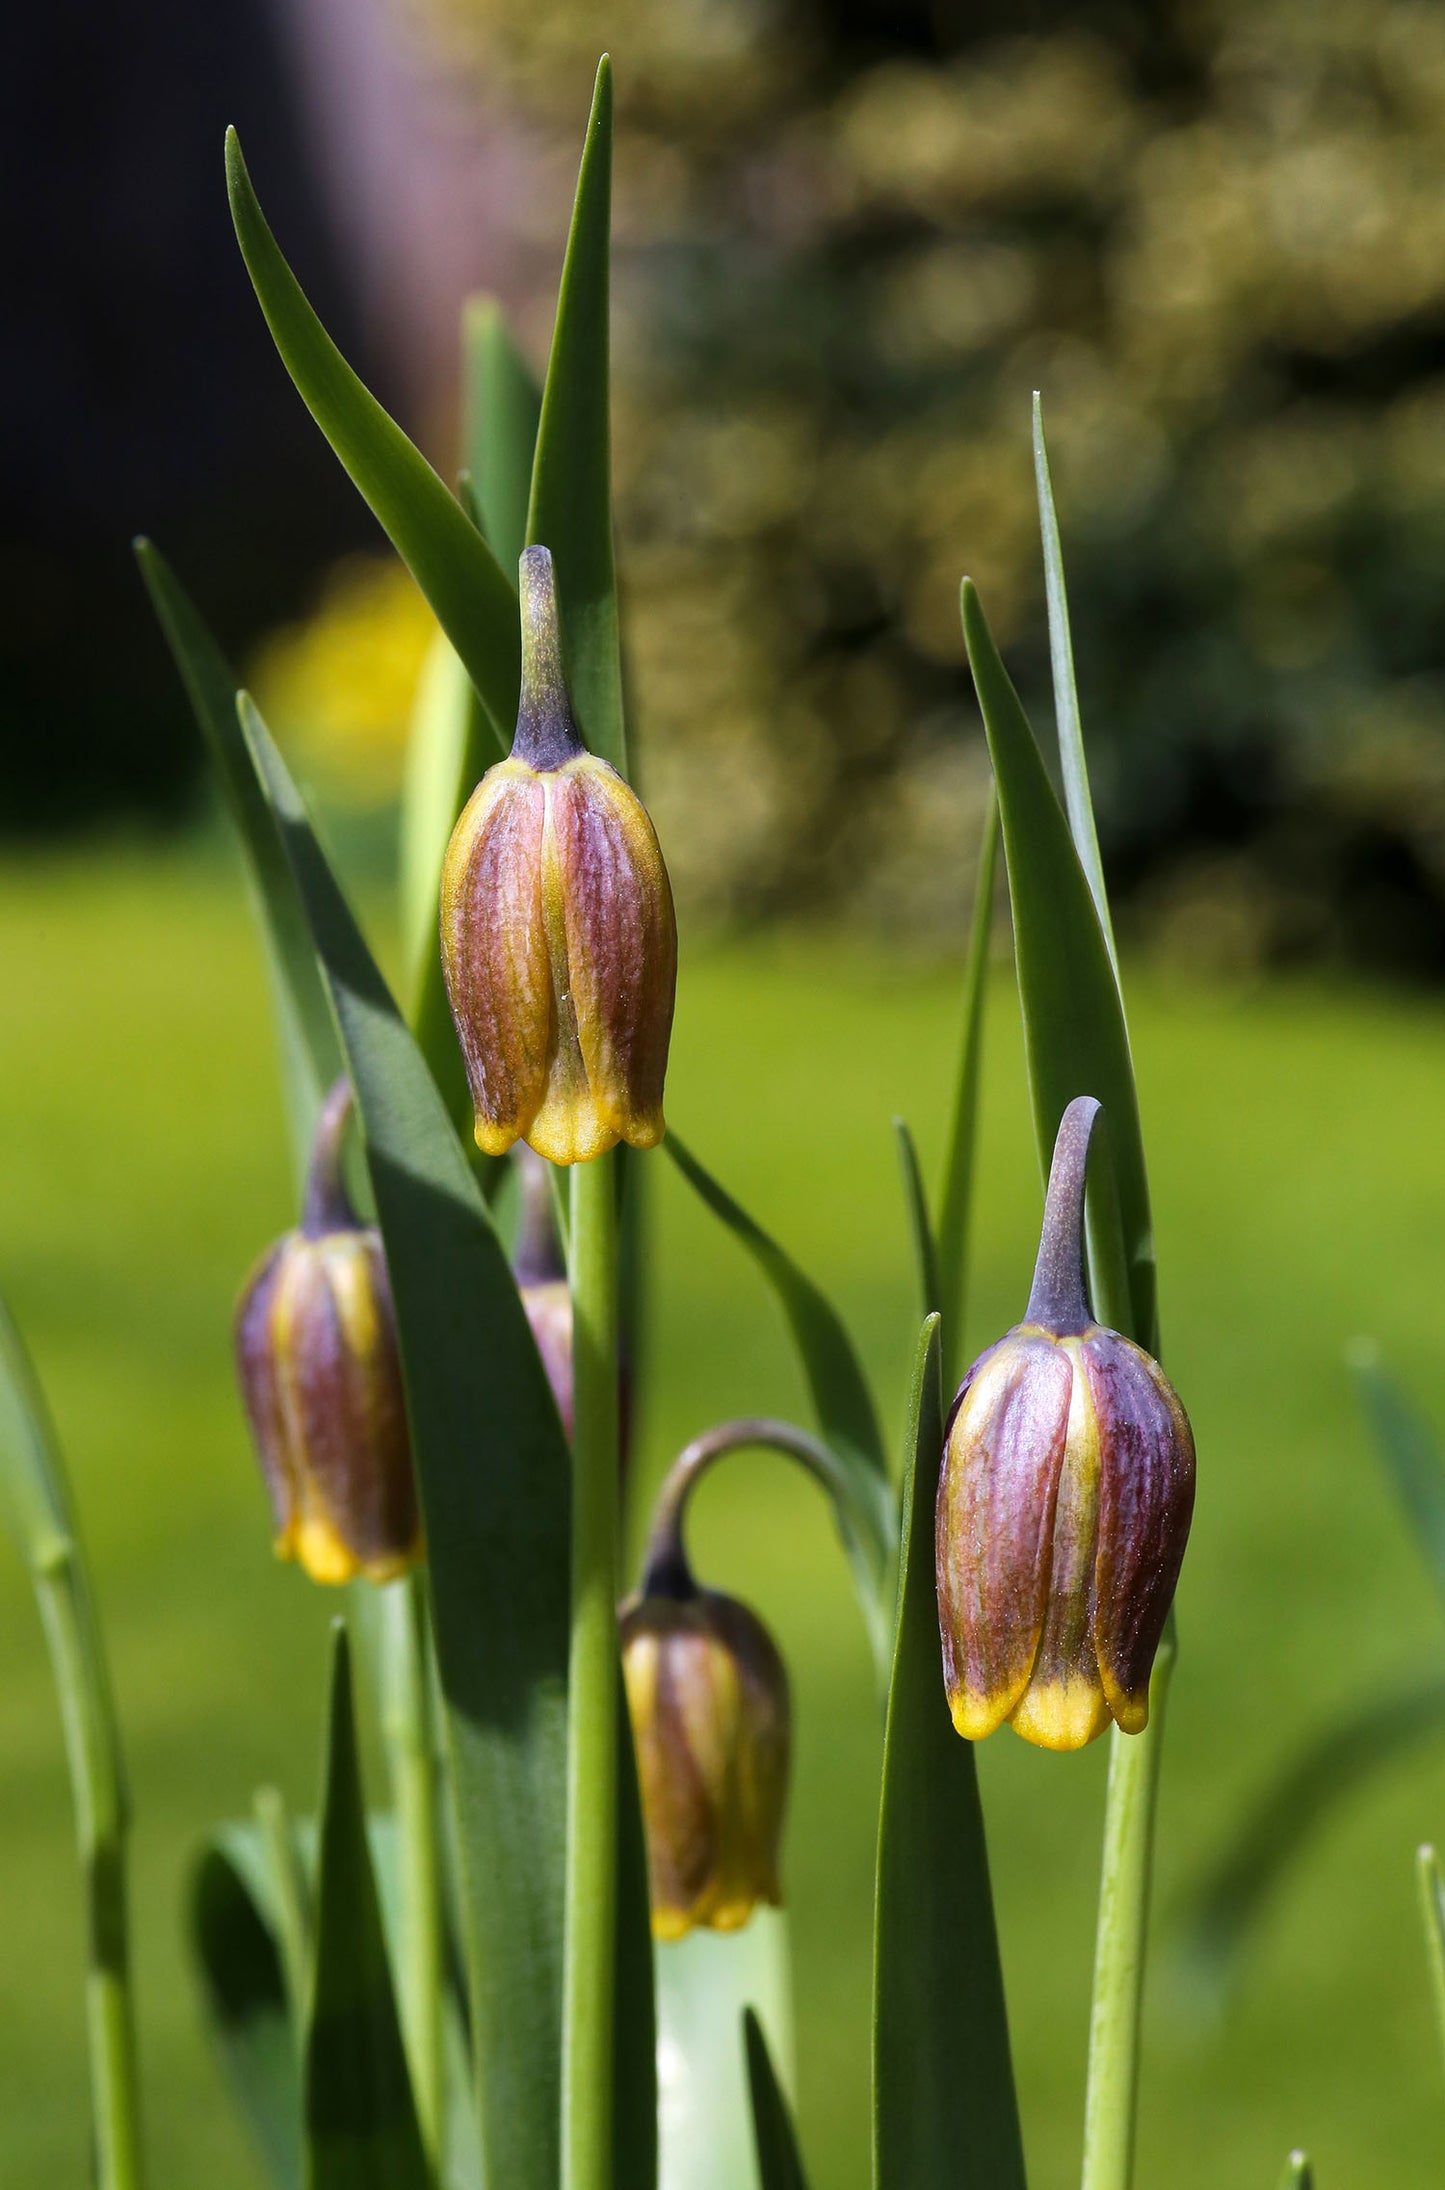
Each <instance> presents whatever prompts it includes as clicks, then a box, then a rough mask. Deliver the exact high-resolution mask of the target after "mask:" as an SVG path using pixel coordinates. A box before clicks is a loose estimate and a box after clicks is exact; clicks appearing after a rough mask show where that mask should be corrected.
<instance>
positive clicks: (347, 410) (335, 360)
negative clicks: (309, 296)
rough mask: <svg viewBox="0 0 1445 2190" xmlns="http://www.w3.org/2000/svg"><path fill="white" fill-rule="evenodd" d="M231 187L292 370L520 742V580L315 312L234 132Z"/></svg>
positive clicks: (246, 247) (261, 295)
mask: <svg viewBox="0 0 1445 2190" xmlns="http://www.w3.org/2000/svg"><path fill="white" fill-rule="evenodd" d="M226 185H227V189H228V190H229V192H230V198H231V217H232V219H233V220H234V222H235V224H236V236H237V240H238V241H239V243H240V246H241V256H242V257H243V258H244V259H245V261H246V271H247V273H248V274H249V275H250V277H251V281H252V285H253V287H254V288H255V291H256V295H257V297H258V299H259V300H260V305H261V309H262V311H263V312H264V313H265V315H266V324H267V326H268V327H269V328H270V330H271V334H272V338H273V340H274V341H275V344H276V348H277V349H278V350H279V351H280V353H281V360H282V363H283V364H284V365H285V367H286V370H287V372H288V373H290V375H291V378H292V379H293V380H294V382H295V383H296V387H297V390H298V392H299V394H300V395H301V398H302V400H303V402H304V403H305V405H306V408H307V409H308V410H309V411H310V413H311V415H312V417H313V418H314V419H315V420H316V423H317V425H318V426H319V427H320V428H321V431H322V432H323V433H324V434H325V436H326V438H327V440H328V441H329V442H330V443H331V446H332V448H333V449H334V450H335V451H336V454H337V455H338V456H339V457H340V459H341V461H342V463H343V464H344V465H345V467H346V469H347V471H348V472H349V473H350V474H351V477H352V479H353V480H354V481H355V483H356V486H357V487H358V488H359V490H360V492H361V493H362V495H363V496H364V497H365V499H366V501H367V502H368V503H369V504H370V505H371V508H372V509H373V510H374V511H375V513H376V515H377V517H378V518H379V519H380V521H381V524H382V526H383V528H384V529H385V531H386V533H387V534H388V536H389V537H390V539H391V542H392V545H393V546H394V547H395V549H396V551H397V553H398V555H400V557H401V559H402V561H403V562H404V563H405V564H406V566H407V568H408V569H409V570H410V572H411V574H412V576H413V577H414V578H415V580H416V582H417V584H418V585H419V586H420V587H421V590H422V592H423V593H424V594H425V595H426V598H427V600H428V601H429V602H430V603H431V606H432V609H433V611H434V613H435V615H436V619H437V622H438V623H439V624H440V625H441V627H442V629H443V631H445V633H446V635H447V637H448V638H449V639H450V640H451V642H452V645H453V646H454V647H455V648H456V650H457V652H458V654H459V655H460V656H461V658H462V660H463V661H464V662H465V664H466V667H467V673H468V675H469V676H470V677H471V679H472V682H473V683H474V684H475V686H476V688H477V690H478V692H479V693H480V694H481V696H482V699H483V701H484V702H485V704H486V707H487V709H488V712H489V713H490V714H491V717H492V720H493V722H494V723H495V724H496V726H497V729H498V731H499V732H500V733H501V734H502V735H503V736H504V737H506V738H507V739H508V740H510V734H511V729H512V725H513V723H514V722H515V721H516V718H517V689H518V684H519V682H520V678H521V668H522V641H521V633H520V628H519V625H518V620H517V594H516V588H515V585H514V584H513V582H512V579H511V577H510V576H509V575H508V574H506V573H505V572H504V571H503V570H502V569H501V567H500V565H499V564H498V562H497V559H496V557H495V556H494V555H493V553H492V551H491V549H490V548H489V547H488V546H487V543H486V541H485V540H484V539H483V538H482V536H481V534H480V532H479V531H478V530H477V528H476V526H475V525H474V524H473V523H472V521H471V519H470V518H469V517H468V515H467V513H466V511H465V510H464V509H463V508H462V506H461V504H460V502H458V500H457V499H456V496H455V495H453V494H450V493H449V492H448V491H447V489H446V487H445V486H443V484H442V482H441V480H440V479H439V478H438V477H437V474H436V473H435V472H434V471H433V470H432V467H431V465H430V464H429V463H428V462H427V460H426V458H425V457H424V456H423V455H422V453H421V451H420V450H419V449H417V448H415V447H414V446H413V445H412V443H411V442H410V441H409V440H408V439H407V437H406V435H405V434H404V433H403V432H402V430H401V428H400V426H398V425H397V423H396V421H395V419H393V418H391V417H389V416H388V415H387V413H386V412H385V411H384V410H383V409H382V407H381V405H380V404H379V403H378V402H377V400H376V398H375V396H374V395H372V394H371V393H370V391H369V390H368V389H367V388H365V387H363V385H362V383H361V382H360V380H358V379H357V377H356V374H355V373H354V372H353V371H352V369H351V367H350V366H349V365H348V364H347V362H346V360H345V358H344V357H343V356H342V355H341V352H340V351H339V350H338V349H337V347H336V344H335V343H334V342H333V341H332V339H331V337H330V335H328V334H327V332H326V329H325V328H324V327H323V326H322V324H321V322H320V320H319V319H318V318H317V317H316V314H315V313H314V312H313V311H312V309H311V306H310V305H309V304H308V303H307V301H306V298H305V296H304V295H303V293H302V290H301V285H300V283H299V282H298V281H297V279H296V276H295V275H294V274H293V273H292V271H291V269H290V267H289V266H288V265H287V263H286V261H285V259H284V258H283V257H282V255H281V251H280V249H279V247H278V245H277V242H276V239H275V237H274V236H273V235H272V233H271V231H270V229H269V228H268V227H267V225H266V219H265V215H264V214H263V213H262V211H261V207H260V205H259V203H258V202H257V198H256V193H255V191H254V190H253V189H252V187H251V178H250V176H249V174H248V173H247V172H246V163H245V161H244V159H243V158H242V157H241V142H240V139H239V138H238V137H237V135H236V132H235V131H234V129H232V130H228V131H227V133H226Z"/></svg>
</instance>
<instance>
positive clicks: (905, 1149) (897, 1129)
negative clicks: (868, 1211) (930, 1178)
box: [893, 1118, 939, 1318]
mask: <svg viewBox="0 0 1445 2190" xmlns="http://www.w3.org/2000/svg"><path fill="white" fill-rule="evenodd" d="M893 1138H894V1140H895V1141H896V1142H897V1144H898V1168H899V1171H900V1173H901V1174H902V1179H903V1203H904V1207H905V1208H906V1210H907V1212H908V1237H909V1242H910V1244H911V1246H912V1249H913V1276H914V1282H915V1283H916V1285H917V1287H918V1313H919V1316H920V1318H922V1317H924V1316H931V1315H936V1314H937V1312H938V1306H939V1277H938V1251H937V1248H936V1247H935V1245H934V1240H933V1225H932V1222H931V1220H930V1218H929V1214H928V1196H927V1194H926V1193H925V1191H924V1186H923V1171H922V1168H921V1166H920V1164H919V1161H918V1149H917V1147H916V1145H915V1143H914V1139H913V1135H912V1133H911V1132H910V1131H909V1128H908V1123H907V1120H906V1119H904V1118H895V1119H894V1121H893Z"/></svg>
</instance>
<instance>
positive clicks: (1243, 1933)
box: [1183, 1676, 1445, 1993]
mask: <svg viewBox="0 0 1445 2190" xmlns="http://www.w3.org/2000/svg"><path fill="white" fill-rule="evenodd" d="M1442 1723H1445V1676H1437V1677H1436V1678H1435V1679H1434V1680H1429V1681H1412V1682H1411V1683H1409V1684H1408V1685H1406V1686H1402V1687H1400V1688H1398V1689H1396V1690H1395V1691H1394V1693H1393V1694H1386V1695H1383V1696H1372V1697H1371V1698H1370V1700H1369V1701H1368V1702H1367V1703H1364V1704H1362V1705H1361V1706H1360V1707H1359V1708H1358V1710H1356V1711H1353V1712H1352V1713H1351V1714H1350V1716H1349V1717H1348V1718H1345V1719H1342V1720H1340V1721H1339V1722H1338V1724H1336V1725H1334V1726H1332V1727H1330V1728H1329V1729H1328V1730H1327V1731H1326V1732H1325V1733H1323V1734H1321V1735H1320V1736H1319V1737H1318V1738H1317V1739H1316V1740H1315V1741H1313V1742H1311V1743H1310V1745H1309V1746H1308V1748H1306V1749H1305V1750H1304V1751H1303V1752H1302V1753H1301V1754H1300V1755H1299V1756H1298V1757H1297V1758H1296V1759H1295V1761H1294V1762H1293V1763H1292V1764H1291V1765H1289V1766H1288V1768H1287V1769H1286V1770H1285V1771H1284V1772H1283V1773H1282V1774H1281V1776H1280V1777H1279V1778H1278V1779H1277V1780H1276V1781H1275V1782H1274V1784H1273V1785H1272V1786H1271V1787H1270V1788H1269V1789H1268V1790H1267V1791H1266V1793H1265V1794H1264V1795H1263V1796H1262V1797H1261V1798H1260V1800H1259V1801H1258V1802H1257V1803H1256V1804H1255V1806H1254V1809H1253V1810H1252V1812H1251V1814H1250V1816H1249V1818H1248V1819H1247V1821H1246V1823H1245V1825H1244V1827H1243V1829H1242V1830H1241V1831H1240V1832H1239V1833H1238V1834H1237V1835H1236V1836H1235V1838H1234V1839H1233V1841H1232V1842H1231V1845H1230V1846H1229V1848H1228V1849H1227V1850H1226V1852H1225V1854H1224V1855H1223V1857H1222V1858H1221V1859H1220V1861H1219V1862H1218V1863H1217V1864H1216V1865H1215V1866H1214V1868H1213V1869H1212V1870H1211V1871H1210V1873H1209V1875H1208V1876H1207V1878H1206V1879H1205V1880H1204V1883H1203V1884H1202V1886H1201V1887H1200V1888H1199V1889H1198V1891H1197V1893H1196V1894H1195V1895H1194V1896H1193V1897H1192V1901H1191V1906H1190V1909H1189V1912H1188V1914H1187V1916H1186V1920H1185V1935H1184V1942H1183V1944H1184V1951H1185V1954H1186V1957H1187V1964H1186V1966H1187V1969H1188V1972H1189V1974H1190V1976H1191V1977H1192V1978H1193V1979H1194V1981H1195V1982H1196V1983H1198V1984H1200V1985H1201V1986H1203V1987H1204V1988H1205V1989H1206V1990H1207V1991H1208V1992H1211V1993H1217V1992H1219V1991H1221V1990H1222V1989H1223V1988H1224V1986H1225V1985H1226V1984H1227V1982H1228V1980H1229V1977H1230V1975H1231V1973H1232V1969H1233V1965H1234V1962H1235V1959H1236V1957H1237V1955H1238V1953H1239V1950H1240V1948H1241V1947H1242V1946H1243V1944H1244V1942H1245V1940H1246V1939H1247V1938H1248V1936H1249V1934H1250V1932H1251V1931H1252V1930H1253V1928H1254V1926H1255V1924H1256V1923H1257V1922H1258V1920H1259V1917H1260V1914H1261V1911H1262V1910H1263V1908H1264V1906H1265V1903H1266V1902H1267V1901H1268V1899H1269V1897H1270V1895H1271V1894H1272V1893H1273V1892H1274V1891H1275V1890H1276V1888H1277V1887H1278V1885H1279V1883H1280V1881H1281V1880H1282V1878H1283V1877H1284V1875H1285V1873H1286V1872H1287V1871H1288V1869H1289V1867H1290V1865H1291V1863H1293V1862H1294V1860H1295V1859H1296V1857H1297V1856H1298V1854H1299V1852H1300V1850H1301V1848H1302V1847H1303V1846H1304V1844H1305V1842H1306V1841H1307V1840H1308V1838H1309V1836H1310V1834H1311V1833H1312V1832H1314V1831H1315V1830H1316V1828H1317V1827H1318V1826H1319V1825H1320V1823H1321V1822H1322V1820H1323V1819H1324V1818H1325V1817H1326V1816H1327V1814H1328V1813H1329V1811H1330V1810H1331V1809H1332V1808H1333V1807H1334V1805H1335V1804H1336V1803H1337V1802H1339V1801H1341V1800H1342V1799H1343V1797H1344V1796H1346V1795H1347V1794H1349V1792H1350V1791H1351V1789H1352V1788H1354V1787H1355V1786H1357V1785H1358V1784H1359V1782H1360V1781H1361V1780H1362V1779H1365V1778H1367V1777H1368V1776H1369V1775H1370V1774H1371V1773H1373V1772H1377V1771H1379V1770H1381V1769H1382V1767H1384V1766H1385V1765H1387V1764H1390V1763H1392V1762H1393V1761H1394V1760H1395V1758H1396V1757H1398V1756H1401V1755H1403V1754H1404V1753H1405V1752H1406V1751H1408V1750H1409V1749H1411V1748H1413V1747H1414V1745H1415V1744H1416V1743H1417V1742H1418V1741H1421V1740H1423V1739H1424V1737H1425V1736H1426V1735H1427V1734H1431V1733H1433V1732H1435V1731H1436V1730H1437V1729H1438V1728H1439V1727H1440V1726H1441V1725H1442Z"/></svg>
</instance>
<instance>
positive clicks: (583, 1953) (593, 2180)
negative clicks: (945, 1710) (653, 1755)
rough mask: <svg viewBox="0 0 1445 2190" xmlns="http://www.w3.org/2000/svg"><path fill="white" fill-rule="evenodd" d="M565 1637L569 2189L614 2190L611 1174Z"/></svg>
mask: <svg viewBox="0 0 1445 2190" xmlns="http://www.w3.org/2000/svg"><path fill="white" fill-rule="evenodd" d="M571 1275H572V1360H573V1380H574V1409H575V1413H574V1421H575V1428H574V1432H573V1452H574V1466H573V1478H572V1485H573V1487H572V1640H571V1652H570V1658H569V1665H568V1699H567V1700H568V1710H567V1898H566V1968H565V1973H564V1978H563V1988H564V1989H563V2020H562V2182H563V2190H611V2185H612V2025H613V1999H612V1987H613V1967H614V1943H615V1935H616V1929H617V1731H618V1729H617V1698H618V1686H619V1682H618V1660H617V1535H618V1514H617V1508H618V1496H617V1180H616V1167H615V1164H614V1162H613V1159H612V1158H611V1157H610V1156H601V1157H598V1158H597V1159H596V1160H595V1161H594V1162H592V1163H582V1164H578V1165H577V1166H576V1168H575V1169H574V1170H573V1173H572V1224H571Z"/></svg>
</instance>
